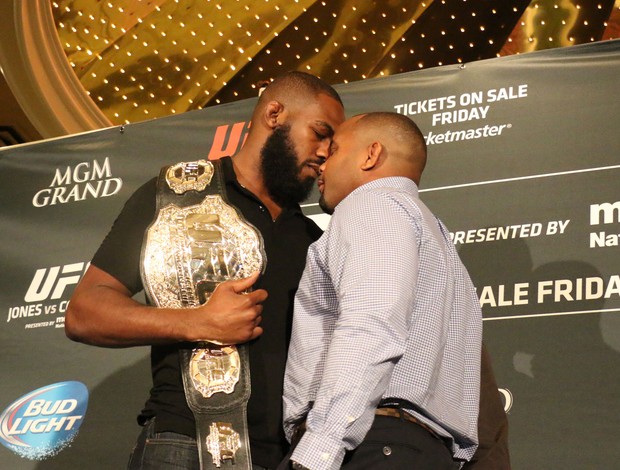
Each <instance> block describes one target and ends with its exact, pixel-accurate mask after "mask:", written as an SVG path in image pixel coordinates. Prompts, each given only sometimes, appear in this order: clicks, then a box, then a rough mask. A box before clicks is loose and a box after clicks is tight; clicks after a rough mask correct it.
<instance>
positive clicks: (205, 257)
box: [142, 160, 266, 470]
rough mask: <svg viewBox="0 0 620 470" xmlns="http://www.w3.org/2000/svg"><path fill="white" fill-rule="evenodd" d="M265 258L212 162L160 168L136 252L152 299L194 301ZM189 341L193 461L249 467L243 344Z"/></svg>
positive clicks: (185, 367)
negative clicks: (153, 206)
mask: <svg viewBox="0 0 620 470" xmlns="http://www.w3.org/2000/svg"><path fill="white" fill-rule="evenodd" d="M265 263H266V256H265V253H264V249H263V239H262V236H261V234H260V232H258V230H256V228H254V227H253V226H252V225H250V224H249V223H248V222H246V221H245V220H244V219H243V216H242V215H241V213H240V212H239V211H238V210H237V209H236V208H235V207H233V206H231V205H230V204H228V203H227V201H226V191H225V182H224V178H223V172H222V170H221V168H220V162H219V161H215V162H213V163H212V162H210V161H207V160H200V161H197V162H190V163H179V164H177V165H174V166H171V167H167V168H163V169H162V171H161V174H160V177H159V180H158V183H157V215H156V218H155V221H154V222H153V223H152V224H151V225H150V227H149V228H148V230H147V233H146V237H145V242H144V245H143V251H142V278H143V282H144V287H145V291H146V293H147V296H148V297H149V299H150V300H151V302H152V303H153V304H154V305H157V306H158V307H170V308H187V307H196V306H198V305H201V304H203V303H205V302H206V301H207V300H208V299H209V297H210V296H211V294H212V293H213V291H214V289H215V288H216V287H217V285H218V284H219V283H220V282H222V281H226V280H229V279H240V278H245V277H248V276H249V275H251V274H252V273H254V272H256V271H263V270H264V266H265ZM192 346H194V347H193V349H192V348H181V349H180V350H179V361H180V366H181V370H182V375H183V387H184V389H185V397H186V399H187V403H188V405H189V407H190V409H191V410H192V412H193V414H194V417H195V420H196V439H197V442H198V451H199V456H200V468H201V469H215V468H223V467H225V468H230V469H234V470H246V469H248V470H250V469H251V468H252V461H251V457H250V446H249V437H248V426H247V411H246V409H247V402H248V399H249V397H250V363H249V352H248V346H247V345H246V344H241V345H223V344H219V343H215V342H212V341H209V340H208V339H207V338H205V339H204V341H201V342H199V343H196V344H194V345H192Z"/></svg>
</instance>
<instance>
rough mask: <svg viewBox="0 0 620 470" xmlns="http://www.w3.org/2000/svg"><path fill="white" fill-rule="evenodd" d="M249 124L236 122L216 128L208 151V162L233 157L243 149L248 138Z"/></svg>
mask: <svg viewBox="0 0 620 470" xmlns="http://www.w3.org/2000/svg"><path fill="white" fill-rule="evenodd" d="M250 124H251V123H250V122H236V123H234V124H233V125H232V126H231V125H228V124H226V125H223V126H218V127H217V129H216V130H215V136H214V137H213V144H212V145H211V150H210V151H209V160H217V159H218V158H221V157H226V156H230V155H234V154H235V153H237V151H238V150H239V149H240V148H241V147H243V144H244V143H245V139H246V137H247V136H248V131H249V129H250Z"/></svg>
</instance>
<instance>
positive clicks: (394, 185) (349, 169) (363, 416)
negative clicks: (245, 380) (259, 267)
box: [284, 113, 482, 470]
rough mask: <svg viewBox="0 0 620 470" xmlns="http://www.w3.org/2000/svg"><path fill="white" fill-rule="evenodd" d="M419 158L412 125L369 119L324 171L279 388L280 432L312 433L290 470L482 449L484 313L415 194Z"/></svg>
mask: <svg viewBox="0 0 620 470" xmlns="http://www.w3.org/2000/svg"><path fill="white" fill-rule="evenodd" d="M425 162H426V145H425V143H424V138H423V136H422V134H421V132H420V130H419V129H418V128H417V126H416V125H415V124H414V123H413V121H411V120H410V119H409V118H407V117H405V116H403V115H399V114H395V113H370V114H365V115H361V116H356V117H353V118H351V119H349V120H348V121H346V122H345V123H344V124H343V125H342V126H341V127H340V128H339V129H338V130H337V132H336V134H335V136H334V139H333V142H332V146H331V149H330V155H329V158H328V159H327V161H326V162H325V163H324V164H323V165H322V166H321V171H322V174H321V176H320V177H319V190H320V191H321V193H322V196H321V206H322V207H323V209H324V210H325V211H326V212H328V213H332V212H333V216H332V218H331V221H330V224H329V227H328V228H327V231H326V232H325V233H324V234H323V236H322V237H321V238H320V239H319V240H318V241H317V242H315V243H314V244H313V245H311V247H310V250H309V252H308V257H307V260H306V269H305V271H304V275H303V277H302V280H301V283H300V286H299V290H298V292H297V296H296V300H295V315H294V323H293V336H292V340H291V345H290V350H289V356H288V363H287V369H286V375H285V383H284V427H285V431H286V433H287V436H288V437H289V439H290V438H292V437H293V435H294V434H295V433H296V432H297V431H298V428H300V427H302V426H303V428H305V430H306V431H305V434H303V436H302V437H301V439H300V440H299V442H298V444H297V446H296V448H295V450H294V451H293V453H292V456H291V462H292V466H293V468H308V469H311V470H326V469H337V468H341V466H342V468H345V469H390V470H394V469H405V468H407V469H416V470H420V469H427V470H443V469H458V468H459V467H460V466H461V465H462V464H463V462H466V461H468V460H470V459H471V458H472V456H473V454H474V452H475V451H476V448H477V444H478V435H477V420H478V406H479V393H480V349H481V334H482V315H481V311H480V305H479V302H478V298H477V296H476V293H475V289H474V286H473V284H472V282H471V280H470V278H469V275H468V273H467V271H466V269H465V267H464V266H463V264H462V263H461V261H460V259H459V257H458V254H457V252H456V250H455V248H454V245H453V243H452V242H451V241H450V237H449V233H448V230H447V229H446V228H445V226H444V225H443V224H442V223H441V222H440V221H439V220H438V219H437V218H436V217H435V216H434V215H433V214H432V213H431V212H430V210H429V209H428V208H427V207H426V206H425V205H424V204H423V203H422V202H421V201H420V199H419V197H418V184H419V182H420V177H421V175H422V171H423V169H424V165H425ZM301 423H303V425H302V424H301Z"/></svg>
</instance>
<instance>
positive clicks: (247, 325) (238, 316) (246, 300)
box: [192, 272, 267, 344]
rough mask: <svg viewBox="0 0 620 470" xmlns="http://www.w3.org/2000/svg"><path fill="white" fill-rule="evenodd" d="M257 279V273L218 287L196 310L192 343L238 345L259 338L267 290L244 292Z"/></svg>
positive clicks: (193, 317)
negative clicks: (200, 341)
mask: <svg viewBox="0 0 620 470" xmlns="http://www.w3.org/2000/svg"><path fill="white" fill-rule="evenodd" d="M258 276H259V273H258V272H257V273H254V274H252V275H251V276H250V277H247V278H245V279H236V280H234V281H226V282H222V283H221V284H220V285H218V286H217V287H216V289H215V290H214V291H213V294H211V297H210V298H209V300H208V301H207V302H206V303H205V304H204V305H202V306H200V307H197V308H196V309H195V312H196V315H195V316H194V315H193V316H192V322H195V325H194V326H195V329H194V330H193V331H194V334H195V338H193V340H194V341H199V340H207V341H213V342H218V343H222V344H239V343H245V342H247V341H250V340H252V339H254V338H257V337H258V336H260V335H261V334H262V333H263V329H262V328H261V327H260V326H259V324H260V322H261V320H262V317H261V314H262V312H263V306H262V305H261V304H262V302H264V301H265V299H266V298H267V291H266V290H264V289H258V290H254V291H251V292H247V293H245V291H247V290H248V289H249V288H250V287H252V286H253V285H254V283H255V282H256V280H257V279H258Z"/></svg>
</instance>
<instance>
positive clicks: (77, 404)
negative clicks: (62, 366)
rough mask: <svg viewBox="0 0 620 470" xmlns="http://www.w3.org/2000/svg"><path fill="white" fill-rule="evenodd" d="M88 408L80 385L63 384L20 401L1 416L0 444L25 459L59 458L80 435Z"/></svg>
mask: <svg viewBox="0 0 620 470" xmlns="http://www.w3.org/2000/svg"><path fill="white" fill-rule="evenodd" d="M87 407H88V389H87V388H86V386H85V385H84V384H82V383H81V382H73V381H71V382H60V383H55V384H52V385H48V386H46V387H43V388H39V389H37V390H34V391H32V392H30V393H28V394H27V395H24V396H23V397H21V398H19V399H18V400H16V401H15V402H13V403H12V404H11V405H9V407H8V408H7V409H6V410H4V412H3V413H2V415H0V442H1V443H2V445H4V446H5V447H6V448H8V449H10V450H12V451H13V452H15V453H16V454H17V455H19V456H20V457H22V458H25V459H29V460H44V459H46V458H49V457H52V456H54V455H57V454H58V453H59V452H60V451H62V450H63V449H65V448H66V447H67V446H69V445H70V444H71V442H72V441H73V439H75V437H76V436H77V433H78V430H79V429H80V425H81V424H82V421H83V419H84V415H85V414H86V408H87Z"/></svg>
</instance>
